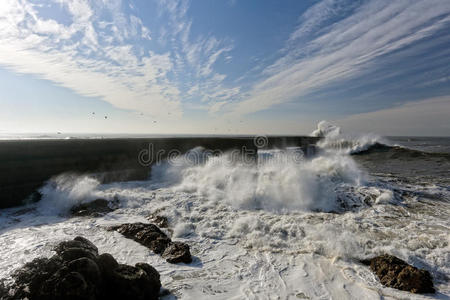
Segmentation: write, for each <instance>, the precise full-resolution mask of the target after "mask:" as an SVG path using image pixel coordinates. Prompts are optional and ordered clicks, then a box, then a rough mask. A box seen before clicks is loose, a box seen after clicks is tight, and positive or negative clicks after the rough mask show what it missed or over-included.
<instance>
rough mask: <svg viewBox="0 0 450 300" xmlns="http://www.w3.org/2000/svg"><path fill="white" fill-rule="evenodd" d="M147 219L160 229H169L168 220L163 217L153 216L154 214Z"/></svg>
mask: <svg viewBox="0 0 450 300" xmlns="http://www.w3.org/2000/svg"><path fill="white" fill-rule="evenodd" d="M147 219H148V220H149V221H150V222H152V223H154V224H156V225H158V226H159V227H161V228H168V227H169V220H168V219H167V218H166V217H164V216H159V215H155V214H151V215H149V216H148V217H147Z"/></svg>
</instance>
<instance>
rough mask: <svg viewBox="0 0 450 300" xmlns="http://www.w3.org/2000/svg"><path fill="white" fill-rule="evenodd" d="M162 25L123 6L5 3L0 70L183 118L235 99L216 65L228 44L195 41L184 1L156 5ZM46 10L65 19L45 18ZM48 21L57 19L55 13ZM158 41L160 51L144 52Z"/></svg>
mask: <svg viewBox="0 0 450 300" xmlns="http://www.w3.org/2000/svg"><path fill="white" fill-rule="evenodd" d="M156 2H157V8H158V14H157V16H156V17H159V18H161V20H160V22H159V24H158V25H159V26H158V27H155V28H152V29H150V28H148V27H147V26H145V25H144V22H143V21H142V19H141V18H139V17H138V16H137V15H135V14H134V13H133V7H132V6H130V7H131V9H130V10H127V9H126V8H127V7H126V5H125V4H126V3H123V2H122V1H121V0H111V1H101V0H98V1H95V0H94V1H88V0H52V1H50V0H49V1H48V2H44V3H43V4H40V5H37V4H33V3H32V2H31V1H28V0H24V1H17V0H5V2H3V3H2V5H1V7H0V9H1V11H0V30H1V32H0V65H2V66H5V67H7V68H9V69H11V70H13V71H15V72H19V73H26V74H34V75H37V76H39V77H40V78H43V79H46V80H50V81H52V82H54V83H56V84H59V85H61V86H64V87H66V88H69V89H71V90H73V91H75V92H76V93H78V94H80V95H83V96H88V97H97V98H101V99H103V100H104V101H106V102H109V103H110V104H112V105H113V106H115V107H117V108H121V109H127V110H135V111H140V112H145V113H147V114H150V115H153V116H158V117H168V116H171V117H180V116H181V115H182V113H183V106H184V104H183V103H184V102H186V101H190V100H192V101H201V102H203V104H202V107H203V109H205V110H208V109H209V108H212V110H214V107H217V103H219V102H223V101H228V100H230V99H231V98H233V97H235V96H236V95H237V94H239V87H236V86H234V87H231V88H230V87H225V85H224V84H223V81H224V79H225V78H226V75H225V74H221V73H218V72H216V71H215V69H214V65H215V63H216V62H217V61H218V59H220V58H221V57H224V56H225V55H227V57H229V56H230V55H229V52H230V51H231V50H232V49H233V43H232V41H231V40H228V39H219V38H217V37H215V36H213V35H211V34H209V35H206V36H195V37H194V36H193V35H192V34H191V25H192V20H191V19H190V18H189V17H188V16H187V11H188V8H189V2H188V1H185V0H157V1H156ZM43 9H52V10H53V11H55V10H57V11H59V13H61V14H66V15H67V16H69V17H70V19H69V21H68V22H67V20H66V21H64V20H59V21H58V20H57V18H55V19H52V18H48V17H47V18H45V17H43V16H42V15H41V11H42V10H43ZM53 15H55V14H54V13H53ZM155 37H156V41H157V42H158V41H159V43H160V44H161V45H164V47H162V49H161V48H159V49H158V50H154V49H156V48H157V47H154V46H148V44H146V41H152V40H153V39H154V38H155Z"/></svg>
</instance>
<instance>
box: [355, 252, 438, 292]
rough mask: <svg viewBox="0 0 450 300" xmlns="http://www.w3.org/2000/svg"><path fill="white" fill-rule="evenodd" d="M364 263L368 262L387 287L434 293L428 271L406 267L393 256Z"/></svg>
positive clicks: (404, 263)
mask: <svg viewBox="0 0 450 300" xmlns="http://www.w3.org/2000/svg"><path fill="white" fill-rule="evenodd" d="M364 262H365V263H366V264H367V263H369V262H370V269H371V270H372V271H373V272H374V273H375V274H376V275H377V276H378V278H379V279H380V282H381V283H382V284H383V285H385V286H387V287H391V288H395V289H399V290H402V291H409V292H411V293H434V292H435V290H434V287H433V280H432V277H431V274H430V273H429V272H428V271H426V270H422V269H418V268H416V267H413V266H411V265H408V264H407V263H406V262H405V261H403V260H401V259H399V258H397V257H395V256H392V255H388V254H384V255H381V256H377V257H374V258H372V259H370V260H369V261H364Z"/></svg>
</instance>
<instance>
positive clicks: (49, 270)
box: [0, 237, 161, 300]
mask: <svg viewBox="0 0 450 300" xmlns="http://www.w3.org/2000/svg"><path fill="white" fill-rule="evenodd" d="M54 251H55V252H56V254H55V255H54V256H52V257H51V258H37V259H34V260H32V261H31V262H29V263H27V264H25V265H24V266H23V267H22V268H20V269H18V270H16V271H15V273H14V274H13V276H12V277H13V280H14V283H12V284H10V285H8V286H3V288H2V289H1V290H0V293H3V295H0V298H1V299H5V300H13V299H30V300H44V299H45V300H59V299H69V300H75V299H77V300H97V299H98V300H100V299H139V300H140V299H142V300H144V299H158V297H159V292H160V288H161V282H160V276H159V273H158V271H156V270H155V269H154V268H153V267H152V266H150V265H149V264H146V263H138V264H136V265H135V266H130V265H124V264H119V263H118V262H117V261H116V260H115V259H114V257H112V256H111V255H110V254H108V253H103V254H100V255H99V253H98V249H97V247H96V246H95V245H94V244H92V243H91V242H90V241H89V240H87V239H85V238H83V237H76V238H75V239H73V240H70V241H64V242H61V243H60V244H58V245H57V246H56V248H55V249H54Z"/></svg>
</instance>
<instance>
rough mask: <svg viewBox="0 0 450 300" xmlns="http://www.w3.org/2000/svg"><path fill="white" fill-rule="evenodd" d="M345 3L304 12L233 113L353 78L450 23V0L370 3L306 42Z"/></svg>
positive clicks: (326, 3) (262, 107)
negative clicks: (262, 76)
mask: <svg viewBox="0 0 450 300" xmlns="http://www.w3.org/2000/svg"><path fill="white" fill-rule="evenodd" d="M341 2H342V1H340V2H337V1H323V2H319V3H318V4H316V5H315V6H313V7H312V8H311V9H309V10H308V11H307V12H305V14H304V15H303V17H302V18H301V20H302V24H301V25H300V26H299V28H297V29H296V31H295V32H294V33H293V34H291V37H290V40H289V41H288V44H287V46H286V49H285V50H286V51H287V52H286V53H285V55H283V57H281V58H280V59H279V60H277V61H276V62H275V63H274V64H272V65H271V66H269V67H267V68H266V69H265V71H264V74H266V78H265V79H264V80H262V81H261V82H259V83H257V84H255V85H254V86H253V88H252V90H251V92H250V97H248V98H247V99H245V100H244V101H241V102H239V103H237V104H233V105H232V106H231V111H232V114H235V115H245V114H249V113H253V112H257V111H261V110H265V109H268V108H270V107H272V106H274V105H277V104H281V103H286V102H289V101H293V100H299V98H301V97H302V96H305V95H307V94H308V93H311V92H313V91H315V90H317V89H319V88H322V87H324V86H325V85H327V84H329V83H332V82H337V81H339V80H344V79H350V78H354V77H356V76H358V75H360V74H363V73H364V72H365V71H366V70H367V69H370V68H372V67H373V66H374V64H375V63H376V62H377V59H379V58H380V57H382V56H384V55H387V54H390V53H393V52H394V51H396V50H399V49H402V48H404V47H407V46H408V45H411V44H413V43H415V42H417V41H420V40H422V39H424V38H426V37H428V36H431V35H432V34H433V33H434V32H436V31H437V30H439V29H442V28H445V26H448V24H449V23H450V15H449V13H450V2H449V1H446V0H441V1H440V0H433V1H426V0H422V1H414V2H411V1H403V0H398V1H371V2H368V3H365V4H364V5H362V6H361V7H359V8H358V9H356V10H355V11H354V13H352V14H351V15H350V16H348V17H347V18H344V19H343V20H340V21H338V22H335V23H333V22H330V23H331V25H329V26H328V27H325V29H323V31H320V34H318V36H317V37H315V38H313V39H312V40H310V41H309V42H308V43H307V44H306V45H305V40H304V39H302V38H303V37H305V36H306V35H308V34H309V33H311V32H312V31H313V30H314V29H315V28H317V26H318V24H322V23H323V22H324V19H325V18H328V17H329V16H332V15H335V14H336V13H335V10H336V9H337V10H338V11H340V8H339V6H338V8H336V3H341ZM430 2H433V3H430ZM319 8H320V9H319ZM296 40H299V41H298V43H297V44H295V41H296ZM299 49H300V50H299ZM224 108H226V106H224ZM228 109H230V107H228Z"/></svg>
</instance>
